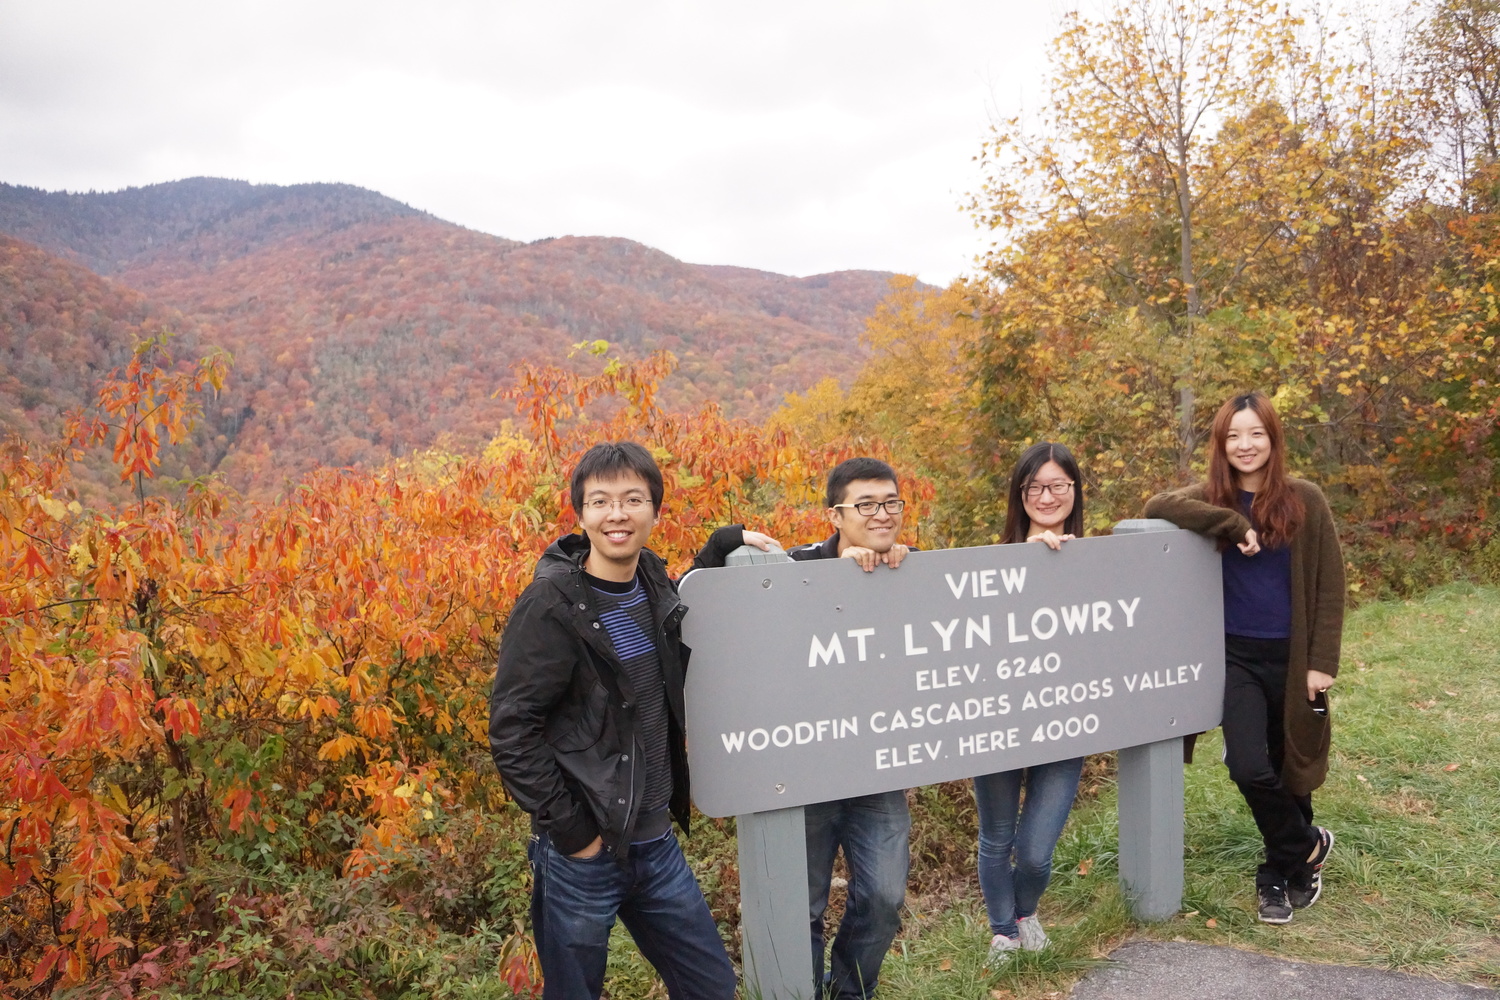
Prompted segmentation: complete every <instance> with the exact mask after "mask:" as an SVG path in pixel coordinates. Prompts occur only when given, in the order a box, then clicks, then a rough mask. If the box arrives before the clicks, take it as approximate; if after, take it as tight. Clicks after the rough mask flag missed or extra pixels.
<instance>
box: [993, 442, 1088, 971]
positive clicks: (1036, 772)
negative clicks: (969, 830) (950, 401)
mask: <svg viewBox="0 0 1500 1000" xmlns="http://www.w3.org/2000/svg"><path fill="white" fill-rule="evenodd" d="M1008 499H1009V503H1008V504H1007V507H1006V511H1005V534H1004V536H1003V537H1004V540H1005V541H1006V542H1007V543H1009V542H1040V543H1042V544H1043V545H1046V546H1047V547H1048V548H1050V549H1053V550H1054V551H1056V550H1058V549H1060V548H1061V547H1062V546H1063V544H1064V543H1065V542H1068V541H1070V540H1072V539H1074V538H1077V537H1079V536H1080V535H1082V534H1083V477H1082V475H1080V474H1079V471H1078V463H1077V462H1076V461H1075V460H1074V459H1073V454H1072V452H1070V451H1068V449H1067V448H1065V447H1064V446H1062V445H1060V444H1053V443H1051V442H1048V441H1043V442H1040V443H1038V444H1034V445H1032V446H1031V447H1030V448H1027V449H1026V451H1025V452H1023V453H1022V454H1021V458H1020V460H1019V461H1018V462H1016V467H1015V469H1014V470H1012V471H1011V474H1010V491H1009V498H1008ZM1082 773H1083V758H1082V757H1074V758H1071V759H1069V760H1059V761H1053V762H1052V763H1050V764H1037V765H1034V766H1032V767H1027V768H1021V769H1018V770H1015V771H1002V772H1000V773H999V774H984V775H980V776H979V777H977V778H975V779H974V801H975V804H976V805H977V806H978V808H979V888H980V891H981V892H983V893H984V906H985V909H986V910H987V911H988V913H989V919H990V933H991V935H992V936H991V938H990V950H989V958H988V962H987V964H988V966H989V967H990V968H991V969H993V968H996V967H998V966H999V965H1000V964H1001V963H1002V962H1004V961H1006V960H1007V959H1009V957H1010V955H1011V953H1012V952H1014V951H1015V950H1016V949H1018V948H1024V949H1025V950H1027V951H1040V950H1041V949H1043V948H1045V947H1046V946H1047V934H1046V932H1045V931H1044V930H1043V929H1042V924H1041V920H1040V919H1038V917H1037V915H1036V910H1037V903H1038V902H1039V901H1040V900H1041V898H1042V892H1043V891H1044V890H1046V888H1047V882H1048V881H1049V880H1050V879H1051V878H1052V852H1053V850H1054V849H1055V848H1056V847H1057V838H1058V837H1060V836H1062V829H1063V824H1065V823H1066V822H1067V821H1068V813H1069V812H1070V811H1071V810H1072V808H1073V799H1074V797H1075V796H1077V794H1078V779H1079V776H1080V775H1081V774H1082ZM1022 788H1025V790H1026V803H1025V807H1024V808H1023V807H1022V804H1021V790H1022Z"/></svg>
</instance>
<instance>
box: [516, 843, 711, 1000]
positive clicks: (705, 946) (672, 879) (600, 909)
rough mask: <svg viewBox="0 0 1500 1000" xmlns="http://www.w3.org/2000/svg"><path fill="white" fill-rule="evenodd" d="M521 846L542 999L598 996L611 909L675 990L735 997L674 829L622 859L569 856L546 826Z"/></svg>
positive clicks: (675, 995)
mask: <svg viewBox="0 0 1500 1000" xmlns="http://www.w3.org/2000/svg"><path fill="white" fill-rule="evenodd" d="M528 854H529V856H530V858H531V873H532V888H531V927H532V934H533V935H534V936H535V938H536V949H537V954H538V956H539V957H540V958H541V962H542V976H543V978H544V979H545V984H544V986H543V993H542V996H543V998H544V1000H584V998H597V997H598V996H599V992H600V990H602V989H603V988H604V967H605V963H606V962H607V960H608V958H609V931H610V928H611V927H613V926H614V923H615V917H616V916H618V917H619V918H620V921H621V922H622V923H623V924H624V925H625V929H626V930H628V931H630V936H631V937H632V938H634V939H635V943H636V946H637V947H639V948H640V949H641V954H642V955H645V956H646V961H648V962H650V963H651V964H652V966H654V967H655V968H656V973H657V975H659V976H661V979H662V982H663V983H665V984H666V987H667V994H668V995H669V996H670V997H671V998H672V1000H732V998H733V997H734V966H733V965H731V964H730V962H729V956H728V955H727V954H725V952H724V942H723V941H721V940H720V939H719V929H718V927H716V926H715V925H714V918H713V915H712V914H710V913H709V912H708V904H707V903H706V902H704V899H703V892H702V891H701V890H700V889H699V888H698V882H697V880H696V879H694V878H693V873H692V870H691V869H689V868H688V866H687V859H685V858H684V857H683V856H682V849H681V848H680V847H678V846H677V838H676V837H675V836H674V835H671V834H668V835H667V836H665V837H663V838H662V839H661V840H657V841H653V842H651V843H649V844H636V845H634V846H632V847H631V849H630V858H629V860H627V861H626V862H625V863H624V864H623V865H621V864H619V863H618V862H617V861H616V860H615V856H614V855H613V854H612V853H610V852H608V851H600V852H599V853H598V854H596V855H594V856H593V857H592V858H588V859H585V860H579V859H577V858H570V857H568V856H567V855H566V854H560V853H558V851H557V849H556V848H554V847H553V846H552V842H551V841H550V840H548V839H547V837H546V835H545V834H542V835H540V836H537V837H533V838H532V839H531V845H530V848H529V850H528Z"/></svg>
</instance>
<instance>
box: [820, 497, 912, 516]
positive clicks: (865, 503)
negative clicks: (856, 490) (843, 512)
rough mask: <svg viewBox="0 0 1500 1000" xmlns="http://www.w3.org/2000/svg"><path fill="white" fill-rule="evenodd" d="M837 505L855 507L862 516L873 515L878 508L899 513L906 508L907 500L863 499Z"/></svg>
mask: <svg viewBox="0 0 1500 1000" xmlns="http://www.w3.org/2000/svg"><path fill="white" fill-rule="evenodd" d="M834 506H835V507H853V508H854V509H855V510H857V511H859V513H860V515H861V516H862V517H873V516H874V515H875V512H876V511H877V510H884V511H885V512H886V513H887V514H899V513H901V511H903V510H905V509H906V501H905V500H861V501H860V502H859V503H836V504H834Z"/></svg>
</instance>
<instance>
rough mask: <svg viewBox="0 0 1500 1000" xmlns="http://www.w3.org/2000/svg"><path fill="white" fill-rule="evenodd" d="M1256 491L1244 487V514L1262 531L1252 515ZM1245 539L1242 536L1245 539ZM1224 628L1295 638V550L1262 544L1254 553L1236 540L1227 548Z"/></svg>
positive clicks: (1230, 631)
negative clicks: (1293, 610)
mask: <svg viewBox="0 0 1500 1000" xmlns="http://www.w3.org/2000/svg"><path fill="white" fill-rule="evenodd" d="M1254 501H1255V494H1254V493H1250V492H1248V491H1246V490H1240V513H1241V514H1244V515H1245V517H1247V518H1249V520H1250V526H1251V527H1252V528H1254V529H1255V533H1256V534H1257V535H1259V534H1260V525H1259V524H1257V523H1256V521H1255V518H1254V517H1253V516H1252V515H1251V513H1250V510H1251V505H1252V504H1253V503H1254ZM1243 540H1244V539H1239V541H1243ZM1223 558H1224V631H1225V632H1226V633H1228V634H1229V635H1243V636H1247V637H1249V638H1251V639H1290V638H1291V637H1292V549H1291V546H1289V545H1279V546H1277V547H1276V548H1270V547H1268V546H1266V544H1265V543H1264V542H1262V543H1261V549H1260V551H1259V552H1257V553H1256V554H1255V555H1253V556H1247V555H1245V554H1244V553H1242V552H1240V550H1239V548H1238V546H1236V545H1235V544H1234V543H1233V542H1231V543H1230V545H1229V547H1228V548H1226V549H1225V550H1224V553H1223Z"/></svg>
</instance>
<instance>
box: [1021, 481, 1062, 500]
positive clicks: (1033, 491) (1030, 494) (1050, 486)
mask: <svg viewBox="0 0 1500 1000" xmlns="http://www.w3.org/2000/svg"><path fill="white" fill-rule="evenodd" d="M1072 490H1073V484H1072V483H1071V482H1068V481H1066V480H1064V481H1062V482H1056V483H1031V484H1030V485H1028V486H1027V487H1026V489H1025V490H1023V491H1022V492H1024V493H1025V494H1026V499H1028V500H1035V499H1036V498H1037V497H1039V496H1041V495H1042V494H1043V493H1046V492H1049V491H1050V492H1051V493H1052V495H1053V496H1055V497H1065V496H1067V495H1068V494H1069V493H1070V492H1072Z"/></svg>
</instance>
